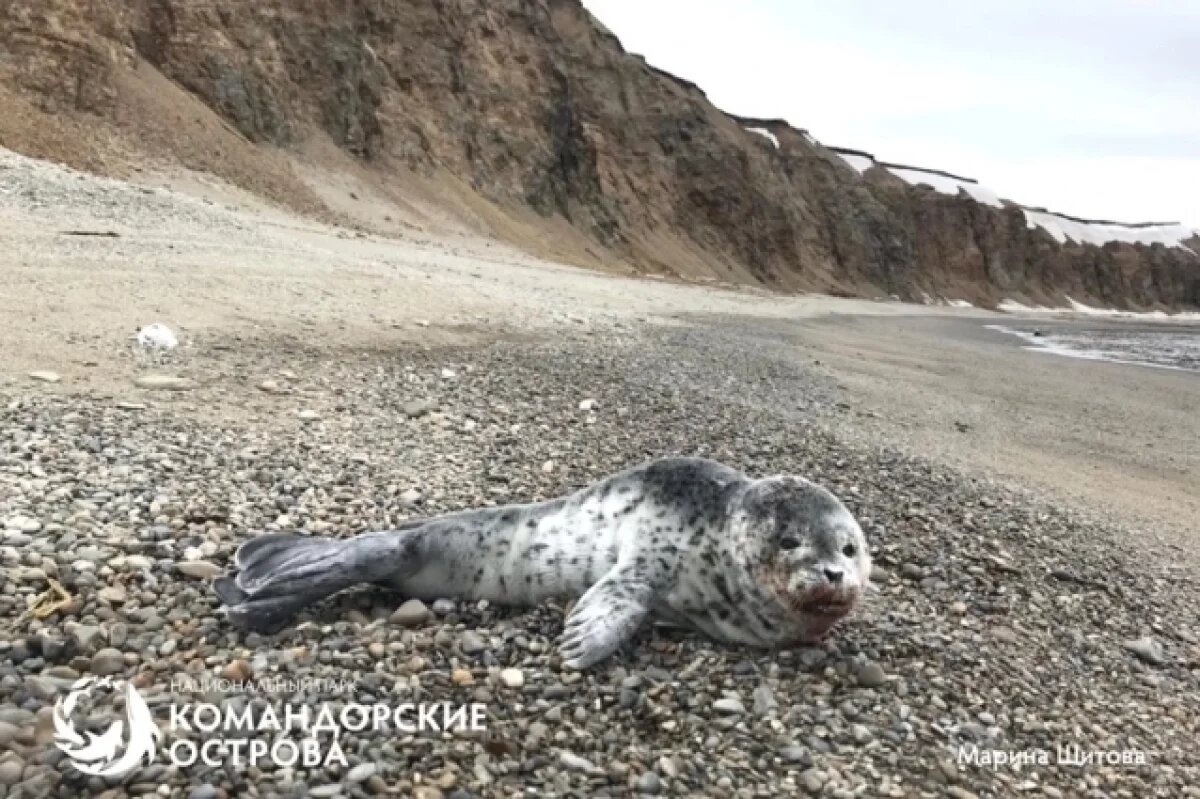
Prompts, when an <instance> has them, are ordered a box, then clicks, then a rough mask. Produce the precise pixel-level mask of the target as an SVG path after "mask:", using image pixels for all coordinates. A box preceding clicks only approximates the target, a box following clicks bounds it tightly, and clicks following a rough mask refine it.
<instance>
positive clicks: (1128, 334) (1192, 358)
mask: <svg viewBox="0 0 1200 799" xmlns="http://www.w3.org/2000/svg"><path fill="white" fill-rule="evenodd" d="M987 327H988V329H990V330H997V331H1000V332H1002V333H1008V334H1009V335H1012V336H1017V337H1018V338H1020V339H1021V340H1023V341H1024V342H1026V347H1025V348H1026V349H1029V350H1036V351H1041V352H1047V353H1052V354H1054V355H1063V356H1067V357H1070V358H1085V359H1088V360H1093V361H1111V362H1113V363H1130V364H1138V365H1140V366H1154V367H1158V368H1162V369H1182V370H1185V371H1189V372H1200V326H1197V325H1176V324H1170V325H1144V324H1143V325H1128V326H1126V325H1104V326H1101V325H1096V326H1091V325H1069V326H1067V325H1036V324H1032V323H1017V324H1011V325H987Z"/></svg>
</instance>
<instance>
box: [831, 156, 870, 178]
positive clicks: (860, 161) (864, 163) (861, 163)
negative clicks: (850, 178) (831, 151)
mask: <svg viewBox="0 0 1200 799" xmlns="http://www.w3.org/2000/svg"><path fill="white" fill-rule="evenodd" d="M838 157H840V158H841V159H842V160H843V161H845V162H846V163H847V164H849V165H850V166H852V167H854V169H855V171H856V172H858V174H860V175H861V174H862V173H863V172H866V171H867V170H868V169H870V168H871V167H873V166H875V159H874V158H872V157H871V156H869V155H856V154H855V153H838Z"/></svg>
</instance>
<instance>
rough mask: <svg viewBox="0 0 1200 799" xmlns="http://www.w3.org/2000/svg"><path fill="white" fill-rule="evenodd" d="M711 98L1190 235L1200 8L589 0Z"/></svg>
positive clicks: (1168, 1) (1021, 197)
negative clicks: (1184, 227)
mask: <svg viewBox="0 0 1200 799" xmlns="http://www.w3.org/2000/svg"><path fill="white" fill-rule="evenodd" d="M584 5H586V6H587V7H588V9H589V10H591V11H592V13H593V14H594V15H595V16H596V17H597V18H599V19H600V21H601V22H602V23H604V25H605V26H607V27H608V28H609V29H610V30H611V31H612V32H613V33H615V34H616V35H617V36H618V37H619V38H620V39H621V42H622V43H623V44H624V45H625V48H626V49H627V50H630V51H632V52H635V53H639V54H641V55H644V56H646V58H647V60H648V61H649V62H650V63H652V64H654V65H655V66H658V67H661V68H663V69H666V70H667V71H669V72H672V73H674V74H676V75H678V76H680V77H683V78H687V79H688V80H691V81H693V82H694V83H696V84H698V85H699V86H700V87H701V88H702V89H704V90H705V92H706V93H707V94H708V96H709V98H710V99H711V100H712V101H713V102H714V103H715V104H716V105H717V106H718V107H720V108H722V109H724V110H727V111H731V112H734V113H738V114H744V115H748V116H766V117H783V118H785V119H787V120H788V122H790V123H791V124H792V125H794V126H796V127H800V128H806V129H807V130H808V131H809V132H810V133H811V134H812V135H813V136H815V137H816V138H817V139H818V140H819V141H821V142H823V143H825V144H836V145H841V146H846V147H856V148H858V149H862V150H867V151H869V152H872V153H874V154H875V156H876V157H877V158H880V159H882V160H886V161H899V162H902V163H910V164H914V165H917V166H928V167H934V168H939V169H944V170H947V171H950V172H955V173H958V174H962V175H967V176H969V177H974V178H976V179H978V180H979V182H980V183H983V184H984V185H986V186H989V187H991V188H992V189H994V190H996V191H997V192H998V193H999V194H1000V195H1001V196H1003V197H1006V198H1009V199H1012V200H1016V201H1018V202H1022V203H1025V204H1027V205H1044V206H1047V207H1049V208H1051V209H1052V210H1056V211H1063V212H1066V213H1070V214H1074V215H1076V216H1086V217H1093V218H1113V219H1119V220H1122V221H1148V220H1155V221H1161V220H1171V221H1182V222H1184V223H1186V224H1189V225H1192V226H1195V227H1198V228H1200V2H1197V0H1189V1H1188V2H1183V1H1181V0H1160V1H1158V2H1140V1H1139V0H1078V1H1076V0H970V2H962V3H952V2H945V1H944V0H906V1H905V2H901V3H895V2H885V1H884V0H878V1H876V2H868V1H867V0H841V1H840V2H816V1H811V2H810V0H584Z"/></svg>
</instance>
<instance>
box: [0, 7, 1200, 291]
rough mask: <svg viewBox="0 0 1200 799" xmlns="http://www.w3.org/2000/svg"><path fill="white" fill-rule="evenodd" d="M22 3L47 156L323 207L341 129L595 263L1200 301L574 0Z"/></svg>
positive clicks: (359, 153)
mask: <svg viewBox="0 0 1200 799" xmlns="http://www.w3.org/2000/svg"><path fill="white" fill-rule="evenodd" d="M9 5H10V6H11V10H10V12H9V13H6V14H5V15H4V16H3V17H0V40H2V41H3V42H4V43H5V45H6V47H5V51H4V52H3V53H0V99H3V100H4V101H5V104H6V105H7V106H8V107H9V109H10V113H9V114H8V115H7V118H6V119H0V144H4V145H5V146H9V147H12V148H13V149H17V150H21V151H23V152H28V153H30V154H34V155H45V156H50V157H55V158H58V159H60V160H66V161H68V162H72V163H74V164H76V165H82V166H85V167H89V168H93V169H101V170H109V171H119V170H120V168H121V165H125V164H128V163H131V162H133V161H136V160H137V159H139V158H147V157H154V158H164V159H168V160H175V161H178V162H180V163H182V164H184V165H185V166H190V167H192V168H197V169H206V170H209V171H212V172H215V173H216V174H218V175H221V176H222V177H225V178H227V179H229V180H232V181H234V182H236V183H239V184H241V185H243V186H244V187H245V188H248V189H250V190H253V191H258V192H259V193H262V194H266V195H268V196H271V197H273V198H275V199H277V200H280V201H283V202H287V203H289V204H291V205H293V206H295V207H298V208H300V209H301V210H305V211H309V212H317V211H320V210H322V209H324V210H329V201H328V198H327V197H325V196H323V194H322V190H321V185H320V184H321V181H320V180H317V181H314V180H313V179H312V178H311V175H310V176H309V178H308V179H307V180H306V179H304V176H303V167H304V166H305V160H306V159H311V158H312V157H313V155H312V154H313V153H316V152H320V153H329V152H331V151H336V153H337V154H338V155H339V157H343V158H344V160H341V161H338V160H337V159H334V160H333V161H329V162H328V168H329V169H337V168H344V169H347V170H354V171H355V172H356V174H357V175H358V178H357V179H359V180H369V181H370V182H371V183H372V185H373V186H375V187H376V189H377V190H378V192H379V195H380V196H381V197H387V198H388V199H389V201H391V202H393V203H396V204H401V205H402V204H405V203H408V204H409V206H410V207H411V208H413V209H417V210H414V211H413V214H412V215H411V216H410V217H409V218H408V219H407V220H396V221H397V222H398V221H405V223H406V225H407V227H408V228H411V227H423V226H427V223H428V226H435V225H433V222H432V221H431V220H434V219H435V217H436V216H437V215H436V214H433V213H432V212H430V211H429V210H428V209H429V208H431V207H434V206H437V207H440V208H443V209H445V212H446V215H447V216H449V217H454V218H456V219H459V220H461V221H462V224H464V225H466V226H469V227H475V228H480V229H484V230H486V231H487V232H490V233H492V234H494V235H497V236H501V237H504V238H508V239H511V240H514V241H516V242H517V243H522V244H532V245H536V246H537V247H540V248H541V249H548V250H550V251H552V252H553V253H554V254H556V255H558V256H559V257H565V258H571V259H573V260H577V261H580V262H583V263H589V264H597V265H599V264H608V265H611V264H613V263H615V262H622V263H625V264H629V265H632V267H633V268H634V269H636V270H638V271H645V272H652V273H666V274H672V275H676V276H681V277H688V278H694V279H708V280H718V281H727V282H737V283H746V282H755V283H760V284H763V285H767V286H770V287H773V288H778V289H784V290H795V289H811V290H821V291H831V292H835V293H846V294H862V295H867V296H873V295H874V296H879V295H889V294H894V295H898V296H900V297H903V298H906V299H914V300H921V299H923V298H927V297H928V298H941V297H953V298H965V299H969V300H972V301H974V302H977V303H982V304H990V303H995V302H997V301H999V300H1001V299H1004V298H1014V299H1018V300H1021V301H1026V302H1034V303H1044V304H1063V302H1064V300H1065V298H1066V297H1067V296H1070V297H1072V298H1074V299H1076V300H1079V301H1082V302H1088V303H1090V304H1095V305H1104V306H1114V307H1133V308H1139V307H1180V306H1197V305H1200V258H1197V256H1196V254H1195V253H1194V252H1193V251H1192V250H1191V249H1188V248H1187V247H1165V246H1163V245H1160V244H1155V245H1149V246H1148V245H1142V244H1128V243H1109V244H1105V245H1104V246H1095V245H1091V244H1079V243H1076V242H1072V241H1070V240H1067V241H1065V242H1060V241H1057V240H1056V239H1055V238H1054V237H1053V236H1051V235H1050V234H1049V233H1048V232H1047V231H1046V230H1044V229H1042V228H1039V227H1036V226H1035V227H1031V226H1030V225H1029V224H1028V222H1027V218H1026V216H1025V214H1024V213H1023V211H1022V210H1021V209H1019V208H1016V207H1012V206H1008V207H994V206H992V205H988V204H985V203H981V202H977V201H975V200H973V199H970V198H968V197H966V196H957V197H956V196H950V195H947V194H945V193H938V192H936V191H934V190H932V189H930V188H926V187H923V186H919V185H912V184H911V183H909V182H906V181H905V180H900V179H898V178H897V177H896V176H895V175H894V174H890V173H889V172H888V171H887V170H885V169H866V170H865V171H863V172H862V173H861V174H860V172H859V171H858V170H856V169H855V168H852V167H851V166H850V165H848V164H847V162H846V161H845V160H844V159H843V158H842V157H840V156H839V155H838V154H836V153H834V152H832V151H831V150H829V149H827V148H826V147H825V146H823V145H821V144H820V143H817V142H815V141H814V140H813V139H812V138H811V137H809V136H808V135H807V134H806V133H805V132H804V131H802V130H799V129H796V128H793V127H791V126H789V125H788V124H787V123H785V122H783V121H781V120H749V119H738V118H735V117H733V116H731V115H728V114H726V113H724V112H723V111H721V110H720V109H717V108H716V107H714V106H713V105H712V104H711V103H710V102H709V101H708V100H707V98H706V97H705V96H704V94H703V92H702V91H701V90H700V89H699V88H698V87H696V86H694V85H693V84H691V83H689V82H687V81H686V80H682V79H679V78H676V77H674V76H671V75H669V74H667V73H665V72H662V71H661V70H658V69H655V68H654V67H652V66H650V65H647V64H646V63H645V62H644V61H643V59H641V58H640V57H638V56H636V55H633V54H630V53H627V52H625V50H624V49H623V48H622V47H621V45H620V43H619V41H618V40H617V39H616V37H614V36H613V35H612V34H611V33H609V32H608V31H606V30H605V29H604V28H603V27H602V26H601V25H600V24H599V23H597V21H596V20H594V19H593V18H592V17H591V16H590V15H589V14H588V13H587V12H586V11H585V10H584V9H583V8H582V6H581V5H580V4H579V3H578V1H577V0H486V2H485V1H484V0H351V1H350V2H346V1H345V0H341V1H336V2H335V1H330V0H313V1H312V2H306V3H292V2H285V0H258V1H257V2H254V3H250V2H246V0H210V1H209V2H205V3H191V2H184V0H129V2H116V1H115V0H11V1H10V3H9ZM340 211H344V209H340ZM384 220H386V221H393V220H392V219H391V217H390V216H388V217H384ZM376 221H377V222H378V220H376ZM379 224H382V223H379ZM376 227H378V224H377V225H376ZM385 228H386V225H385ZM387 232H394V231H387ZM1191 244H1192V246H1193V248H1194V249H1195V250H1196V251H1197V252H1200V241H1196V240H1193V241H1192V242H1191Z"/></svg>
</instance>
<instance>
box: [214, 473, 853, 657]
mask: <svg viewBox="0 0 1200 799" xmlns="http://www.w3.org/2000/svg"><path fill="white" fill-rule="evenodd" d="M235 563H236V567H237V568H236V571H235V572H234V573H233V574H231V575H226V576H223V577H221V578H219V579H218V580H217V581H216V582H215V588H216V591H217V594H218V596H219V597H220V599H221V601H222V602H223V603H224V605H225V608H224V610H225V612H226V614H227V616H228V618H229V619H230V620H231V621H232V622H233V623H234V624H235V625H237V626H239V627H242V628H244V629H251V630H257V631H260V632H273V631H276V630H278V629H280V628H282V627H283V626H285V625H286V624H287V623H288V621H289V620H290V619H291V618H292V617H293V616H294V615H295V614H296V613H297V612H298V611H300V610H301V609H302V608H304V607H305V606H306V605H309V604H310V603H312V602H314V601H316V600H318V599H320V598H322V597H325V596H328V595H330V594H333V593H335V592H337V591H340V590H342V589H344V588H347V587H349V586H352V585H356V584H359V583H377V584H382V585H386V586H389V587H391V588H394V589H396V590H398V591H400V592H401V593H403V594H404V595H406V596H410V597H418V598H421V599H434V598H438V597H459V598H464V599H474V600H478V599H487V600H490V601H492V602H496V603H499V604H509V605H529V604H533V603H537V602H539V601H541V600H544V599H547V598H550V597H579V601H578V602H577V603H576V604H575V607H574V609H573V610H572V612H571V613H570V615H569V616H568V618H567V621H566V628H565V630H564V633H563V637H562V641H561V647H560V651H561V654H562V657H563V661H564V663H566V664H567V665H568V666H569V667H575V668H586V667H588V666H590V665H592V664H594V663H597V662H598V661H601V660H603V659H604V658H606V657H608V656H609V655H610V654H612V653H613V652H614V651H615V650H616V649H617V648H618V647H619V646H620V645H621V643H622V642H624V641H626V640H628V639H629V638H630V637H631V636H632V635H633V633H634V632H635V631H636V630H637V629H638V627H639V626H640V625H641V624H642V623H643V622H644V621H646V620H647V619H648V618H653V619H656V620H660V621H664V622H667V623H671V624H676V625H680V626H685V627H691V628H694V629H698V630H700V631H702V632H704V633H706V634H707V635H709V636H711V637H713V638H715V639H718V640H720V641H725V642H730V643H735V644H748V645H752V646H761V647H774V646H786V645H788V644H794V643H802V642H813V641H815V640H817V639H819V638H820V637H821V636H823V635H824V634H825V633H826V632H828V630H829V629H830V628H831V627H832V626H833V625H834V624H835V623H837V621H838V620H839V619H841V618H843V617H844V616H845V615H846V614H847V613H849V612H850V611H851V610H852V609H853V607H854V606H855V604H856V602H857V600H858V599H859V597H860V596H861V595H862V593H863V592H864V590H865V589H866V587H867V582H868V580H869V576H870V570H871V562H870V557H869V554H868V552H867V545H866V541H865V539H864V537H863V533H862V530H861V529H860V528H859V525H858V523H857V522H856V521H855V519H854V517H853V516H852V515H851V514H850V512H849V511H848V510H847V509H846V506H845V505H843V504H842V503H841V502H840V501H839V500H838V499H837V497H835V496H834V495H833V494H832V493H830V492H829V491H828V490H826V489H825V488H822V487H821V486H819V485H817V484H816V483H813V482H810V481H808V480H805V479H804V478H801V477H793V476H776V477H767V478H764V479H757V480H755V479H750V478H748V477H747V476H746V475H744V474H742V473H741V472H739V471H736V470H734V469H732V468H730V467H728V466H724V465H722V464H720V463H717V462H715V461H710V460H704V459H700V458H669V459H662V460H657V461H653V462H651V463H648V464H645V465H643V466H639V467H637V468H633V469H629V470H627V471H623V472H620V473H618V474H614V475H612V476H610V477H607V478H605V479H603V480H600V481H599V482H597V483H595V484H593V485H591V486H589V487H587V488H584V489H582V490H580V491H578V492H576V493H574V494H571V495H569V496H565V497H560V498H558V499H552V500H549V501H546V502H540V503H536V504H528V505H506V506H503V507H493V508H484V509H480V510H468V511H462V512H459V513H451V514H448V515H444V516H437V517H433V518H427V519H418V520H414V521H411V522H408V523H406V524H404V525H402V526H400V527H399V528H397V529H394V530H387V531H383V532H372V533H365V534H363V535H359V536H356V537H353V538H349V539H341V540H339V539H331V538H320V537H315V536H300V535H292V534H269V535H263V536H259V537H257V538H255V539H253V540H251V541H248V542H247V543H245V544H243V545H242V547H241V548H240V549H239V550H238V552H237V555H236V557H235Z"/></svg>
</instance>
